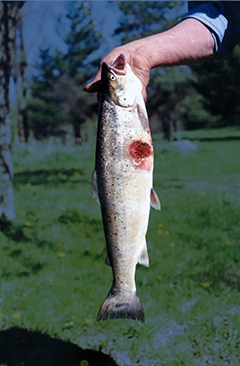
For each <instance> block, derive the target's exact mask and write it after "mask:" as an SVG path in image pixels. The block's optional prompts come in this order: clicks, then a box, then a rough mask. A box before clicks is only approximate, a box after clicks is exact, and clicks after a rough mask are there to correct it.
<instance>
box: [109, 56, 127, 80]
mask: <svg viewBox="0 0 240 366" xmlns="http://www.w3.org/2000/svg"><path fill="white" fill-rule="evenodd" d="M104 64H105V65H106V66H107V67H108V68H109V69H110V70H111V71H113V72H114V73H115V74H117V75H125V74H126V58H125V56H124V55H123V54H122V53H121V55H119V56H118V58H117V59H116V60H115V61H114V64H113V65H112V66H109V65H108V64H106V63H105V62H104Z"/></svg>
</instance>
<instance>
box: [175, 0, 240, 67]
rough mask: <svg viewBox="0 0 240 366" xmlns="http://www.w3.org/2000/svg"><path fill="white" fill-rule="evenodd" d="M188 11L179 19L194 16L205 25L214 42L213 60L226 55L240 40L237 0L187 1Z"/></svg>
mask: <svg viewBox="0 0 240 366" xmlns="http://www.w3.org/2000/svg"><path fill="white" fill-rule="evenodd" d="M188 9H189V12H188V13H187V14H186V15H185V16H184V17H183V18H182V19H181V21H182V20H184V19H187V18H194V19H197V20H199V21H200V22H201V23H203V24H204V25H206V26H207V27H208V28H209V30H210V31H211V33H212V36H213V38H214V42H215V51H216V54H215V61H222V60H224V59H225V58H227V57H228V55H229V54H230V53H231V52H232V50H233V48H234V47H235V46H236V44H238V43H239V42H240V2H239V1H222V2H221V1H189V2H188Z"/></svg>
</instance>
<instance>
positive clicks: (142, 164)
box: [128, 140, 153, 170]
mask: <svg viewBox="0 0 240 366" xmlns="http://www.w3.org/2000/svg"><path fill="white" fill-rule="evenodd" d="M128 152H129V155H130V156H131V158H132V159H133V160H134V163H135V165H136V166H137V167H139V168H141V169H146V170H150V169H151V166H152V165H151V164H150V166H149V164H147V165H146V161H145V159H147V158H149V157H150V156H152V155H153V148H152V146H151V145H149V144H148V143H147V142H143V141H141V140H137V141H134V142H132V143H131V145H129V147H128Z"/></svg>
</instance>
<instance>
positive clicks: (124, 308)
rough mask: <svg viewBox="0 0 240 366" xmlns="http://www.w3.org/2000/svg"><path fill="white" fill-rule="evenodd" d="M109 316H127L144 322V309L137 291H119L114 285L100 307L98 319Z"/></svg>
mask: <svg viewBox="0 0 240 366" xmlns="http://www.w3.org/2000/svg"><path fill="white" fill-rule="evenodd" d="M108 318H109V319H117V318H123V319H124V318H127V319H134V320H139V321H141V322H143V323H144V321H145V318H144V310H143V306H142V304H141V300H140V299H139V297H138V294H137V292H132V291H117V290H116V289H115V288H114V287H112V288H111V290H110V291H109V294H108V296H107V298H106V299H105V301H104V302H103V304H102V306H101V307H100V309H99V312H98V316H97V321H100V320H106V319H108Z"/></svg>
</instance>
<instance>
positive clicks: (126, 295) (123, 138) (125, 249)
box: [92, 55, 160, 322]
mask: <svg viewBox="0 0 240 366" xmlns="http://www.w3.org/2000/svg"><path fill="white" fill-rule="evenodd" d="M141 90H142V84H141V81H140V80H139V79H138V78H137V76H136V75H135V74H134V73H133V72H132V70H131V67H130V65H129V64H127V63H126V61H125V57H124V55H120V56H119V57H118V58H117V59H116V61H115V62H114V64H113V66H108V65H107V64H106V63H103V64H102V73H101V89H100V105H99V116H98V133H97V146H96V165H95V170H94V173H93V178H92V187H93V197H94V198H95V199H96V200H97V201H98V202H99V203H100V205H101V212H102V220H103V226H104V233H105V238H106V243H107V258H106V264H107V265H110V266H111V267H112V272H113V283H112V287H111V289H110V291H109V293H108V296H107V298H106V299H105V301H104V302H103V304H102V306H101V307H100V310H99V312H98V316H97V320H98V321H99V320H101V319H102V320H105V319H108V318H110V319H114V318H131V319H137V320H141V321H142V322H144V311H143V307H142V304H141V301H140V299H139V297H138V294H137V290H136V285H135V270H136V265H137V263H140V264H143V265H145V266H149V259H148V253H147V244H146V238H145V236H146V232H147V228H148V219H149V212H150V205H152V206H153V207H154V208H156V209H158V210H160V202H159V199H158V197H157V195H156V193H155V191H154V190H153V188H152V180H153V178H152V176H153V146H152V140H151V134H150V129H149V122H148V116H147V112H146V108H145V103H144V100H143V97H142V94H141Z"/></svg>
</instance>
